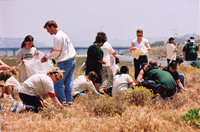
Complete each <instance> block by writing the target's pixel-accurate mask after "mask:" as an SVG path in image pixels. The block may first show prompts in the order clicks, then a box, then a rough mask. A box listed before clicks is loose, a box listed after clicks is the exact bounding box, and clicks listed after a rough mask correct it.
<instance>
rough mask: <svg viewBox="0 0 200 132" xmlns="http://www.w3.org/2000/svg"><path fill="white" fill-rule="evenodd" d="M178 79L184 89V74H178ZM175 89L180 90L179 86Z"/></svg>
mask: <svg viewBox="0 0 200 132" xmlns="http://www.w3.org/2000/svg"><path fill="white" fill-rule="evenodd" d="M179 78H180V82H181V83H182V85H183V87H185V84H184V78H185V76H184V74H183V73H180V74H179ZM177 87H178V89H180V87H179V86H177Z"/></svg>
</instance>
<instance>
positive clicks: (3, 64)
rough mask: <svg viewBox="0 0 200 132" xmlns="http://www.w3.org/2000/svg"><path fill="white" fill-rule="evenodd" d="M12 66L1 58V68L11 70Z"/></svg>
mask: <svg viewBox="0 0 200 132" xmlns="http://www.w3.org/2000/svg"><path fill="white" fill-rule="evenodd" d="M10 69H11V68H10V67H9V66H8V65H6V64H5V63H4V62H3V61H2V60H1V59H0V70H10Z"/></svg>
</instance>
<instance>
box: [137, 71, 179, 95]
mask: <svg viewBox="0 0 200 132" xmlns="http://www.w3.org/2000/svg"><path fill="white" fill-rule="evenodd" d="M176 85H177V84H176V82H175V80H174V78H173V77H172V75H171V74H170V73H169V72H167V71H163V70H159V69H153V70H150V71H149V74H148V76H147V78H146V79H145V81H143V82H140V83H139V86H144V87H146V88H147V89H152V90H153V92H154V94H157V93H159V94H160V96H161V97H162V98H163V99H166V98H167V97H170V96H173V95H174V94H175V93H176Z"/></svg>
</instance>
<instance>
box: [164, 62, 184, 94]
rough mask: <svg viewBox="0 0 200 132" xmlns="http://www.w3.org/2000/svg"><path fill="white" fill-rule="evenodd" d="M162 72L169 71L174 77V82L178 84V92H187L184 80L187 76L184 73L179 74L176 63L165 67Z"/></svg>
mask: <svg viewBox="0 0 200 132" xmlns="http://www.w3.org/2000/svg"><path fill="white" fill-rule="evenodd" d="M162 70H164V71H167V72H169V73H170V74H171V75H172V77H173V78H174V80H175V81H176V83H177V88H178V89H177V92H182V90H183V91H185V92H186V91H187V90H186V89H185V88H184V78H185V76H184V74H183V73H180V74H179V73H178V71H177V63H176V62H174V61H172V62H171V63H170V64H169V65H168V66H166V67H163V69H162Z"/></svg>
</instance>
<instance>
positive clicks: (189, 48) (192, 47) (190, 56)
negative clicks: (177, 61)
mask: <svg viewBox="0 0 200 132" xmlns="http://www.w3.org/2000/svg"><path fill="white" fill-rule="evenodd" d="M194 42H195V39H194V37H190V39H189V43H187V44H186V45H185V46H184V47H183V60H186V61H194V60H196V59H197V51H200V43H199V44H198V45H196V44H194Z"/></svg>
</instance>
